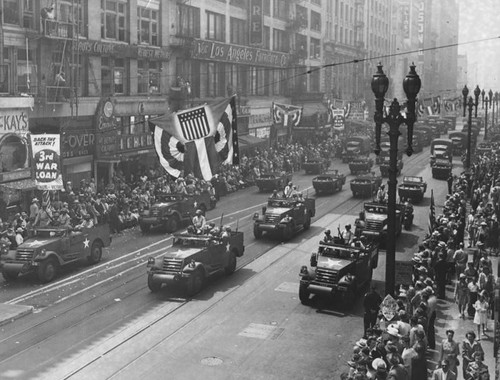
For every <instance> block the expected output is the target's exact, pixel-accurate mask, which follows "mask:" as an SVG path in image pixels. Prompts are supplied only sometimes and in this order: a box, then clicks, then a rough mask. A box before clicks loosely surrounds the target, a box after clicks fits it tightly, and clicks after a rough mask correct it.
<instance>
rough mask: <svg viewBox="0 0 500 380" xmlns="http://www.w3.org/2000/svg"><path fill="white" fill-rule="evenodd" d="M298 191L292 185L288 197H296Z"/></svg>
mask: <svg viewBox="0 0 500 380" xmlns="http://www.w3.org/2000/svg"><path fill="white" fill-rule="evenodd" d="M299 194H300V193H299V191H298V190H297V186H295V185H293V186H292V191H291V193H290V197H292V198H297V197H298V196H299Z"/></svg>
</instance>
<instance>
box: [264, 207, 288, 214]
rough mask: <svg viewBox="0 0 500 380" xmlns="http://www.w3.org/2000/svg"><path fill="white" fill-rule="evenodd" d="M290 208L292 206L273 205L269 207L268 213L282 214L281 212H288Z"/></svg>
mask: <svg viewBox="0 0 500 380" xmlns="http://www.w3.org/2000/svg"><path fill="white" fill-rule="evenodd" d="M290 210H291V208H288V207H271V208H268V209H267V211H266V214H271V215H281V214H284V213H285V212H288V211H290Z"/></svg>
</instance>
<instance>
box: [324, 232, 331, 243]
mask: <svg viewBox="0 0 500 380" xmlns="http://www.w3.org/2000/svg"><path fill="white" fill-rule="evenodd" d="M332 241H333V237H332V232H331V231H330V230H326V231H325V236H324V237H323V243H330V242H332Z"/></svg>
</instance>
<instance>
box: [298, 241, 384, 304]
mask: <svg viewBox="0 0 500 380" xmlns="http://www.w3.org/2000/svg"><path fill="white" fill-rule="evenodd" d="M377 265H378V244H377V243H375V242H371V243H368V245H366V246H364V247H352V246H351V245H346V244H344V243H343V241H342V240H341V239H338V238H336V239H334V240H333V241H331V242H325V241H322V242H320V243H319V247H318V250H317V251H316V252H313V253H312V254H311V260H310V267H309V268H308V267H307V266H306V265H304V266H302V267H301V269H300V273H299V276H300V285H299V299H300V302H301V303H302V304H304V305H308V304H309V302H310V296H311V295H312V294H319V295H321V294H324V295H327V296H331V297H333V296H335V295H340V296H341V300H342V301H343V303H344V304H345V305H352V304H354V300H355V295H356V294H359V291H360V290H361V289H362V288H363V287H364V286H365V285H366V284H368V283H370V281H371V279H372V275H373V269H375V268H376V267H377Z"/></svg>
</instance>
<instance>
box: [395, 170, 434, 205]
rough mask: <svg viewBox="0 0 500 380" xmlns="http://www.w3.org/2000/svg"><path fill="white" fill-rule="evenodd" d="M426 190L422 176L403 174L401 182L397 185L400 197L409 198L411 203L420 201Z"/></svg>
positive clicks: (425, 183)
mask: <svg viewBox="0 0 500 380" xmlns="http://www.w3.org/2000/svg"><path fill="white" fill-rule="evenodd" d="M426 191H427V182H424V179H423V178H422V177H417V176H404V177H403V183H401V185H399V186H398V195H399V198H400V199H402V200H403V199H404V200H409V201H410V202H412V203H418V202H421V201H422V200H423V199H424V194H425V192H426Z"/></svg>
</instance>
